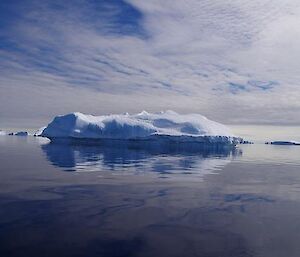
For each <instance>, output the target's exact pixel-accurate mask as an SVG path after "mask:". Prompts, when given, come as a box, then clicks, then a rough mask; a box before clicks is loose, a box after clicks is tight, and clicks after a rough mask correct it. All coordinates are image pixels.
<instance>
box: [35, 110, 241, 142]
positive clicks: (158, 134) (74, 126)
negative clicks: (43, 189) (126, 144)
mask: <svg viewBox="0 0 300 257" xmlns="http://www.w3.org/2000/svg"><path fill="white" fill-rule="evenodd" d="M40 135H41V136H42V137H47V138H49V139H50V140H51V141H57V140H61V139H72V140H76V141H77V142H78V141H81V142H83V141H85V142H87V141H89V142H99V140H100V141H102V142H103V141H112V140H119V141H120V140H121V141H128V140H129V141H135V142H137V141H145V140H146V141H148V142H149V141H160V142H161V141H168V142H177V143H180V142H191V143H202V144H226V145H228V144H229V145H235V144H237V143H239V142H241V141H242V139H241V138H239V137H236V136H234V135H233V134H232V133H231V131H230V129H229V128H228V127H226V126H225V125H222V124H220V123H218V122H215V121H212V120H209V119H207V118H206V117H204V116H202V115H200V114H178V113H176V112H174V111H166V112H160V113H148V112H146V111H143V112H141V113H138V114H132V115H130V114H128V113H125V114H114V115H103V116H92V115H85V114H82V113H79V112H75V113H70V114H67V115H62V116H56V117H55V118H54V119H53V121H52V122H51V123H50V124H48V126H47V127H46V128H45V129H43V131H42V132H41V134H40Z"/></svg>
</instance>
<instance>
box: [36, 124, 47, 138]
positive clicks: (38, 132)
mask: <svg viewBox="0 0 300 257" xmlns="http://www.w3.org/2000/svg"><path fill="white" fill-rule="evenodd" d="M45 128H46V126H45V127H41V128H39V129H38V130H37V131H36V132H34V134H33V136H35V137H39V136H41V135H42V133H43V131H44V129H45Z"/></svg>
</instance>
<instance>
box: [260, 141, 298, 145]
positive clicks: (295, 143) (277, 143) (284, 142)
mask: <svg viewBox="0 0 300 257" xmlns="http://www.w3.org/2000/svg"><path fill="white" fill-rule="evenodd" d="M268 144H270V145H300V142H296V141H272V142H266V145H268Z"/></svg>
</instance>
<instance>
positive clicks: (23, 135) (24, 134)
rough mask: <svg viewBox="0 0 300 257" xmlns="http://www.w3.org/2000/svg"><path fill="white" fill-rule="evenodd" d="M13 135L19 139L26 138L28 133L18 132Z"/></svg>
mask: <svg viewBox="0 0 300 257" xmlns="http://www.w3.org/2000/svg"><path fill="white" fill-rule="evenodd" d="M14 135H15V136H20V137H27V136H28V132H27V131H19V132H16V133H15V134H14Z"/></svg>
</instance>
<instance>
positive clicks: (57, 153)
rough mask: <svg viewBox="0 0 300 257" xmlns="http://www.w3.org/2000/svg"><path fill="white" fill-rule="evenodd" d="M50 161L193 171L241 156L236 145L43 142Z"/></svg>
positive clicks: (71, 166) (67, 167) (129, 170)
mask: <svg viewBox="0 0 300 257" xmlns="http://www.w3.org/2000/svg"><path fill="white" fill-rule="evenodd" d="M41 148H42V150H43V151H44V152H45V154H46V156H47V159H48V160H49V162H50V163H51V164H52V165H54V166H57V167H60V168H62V169H63V170H64V171H76V172H82V171H99V172H101V171H103V172H105V171H106V172H107V171H110V173H112V172H117V173H118V174H146V173H147V174H148V173H152V174H153V172H155V174H160V175H164V176H165V175H167V174H194V175H198V176H203V175H204V174H207V173H212V172H213V171H215V170H218V169H221V168H222V167H224V166H225V165H226V164H228V163H229V162H230V161H231V160H232V158H234V157H235V156H238V155H241V154H242V152H241V150H240V149H237V148H236V147H229V146H224V145H216V146H201V147H196V146H193V145H191V144H190V145H188V146H184V145H182V144H181V145H177V147H174V145H173V146H170V145H158V144H145V145H137V144H130V143H124V142H122V143H114V144H109V145H108V144H103V145H86V144H76V143H74V142H50V143H49V144H46V145H41Z"/></svg>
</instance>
